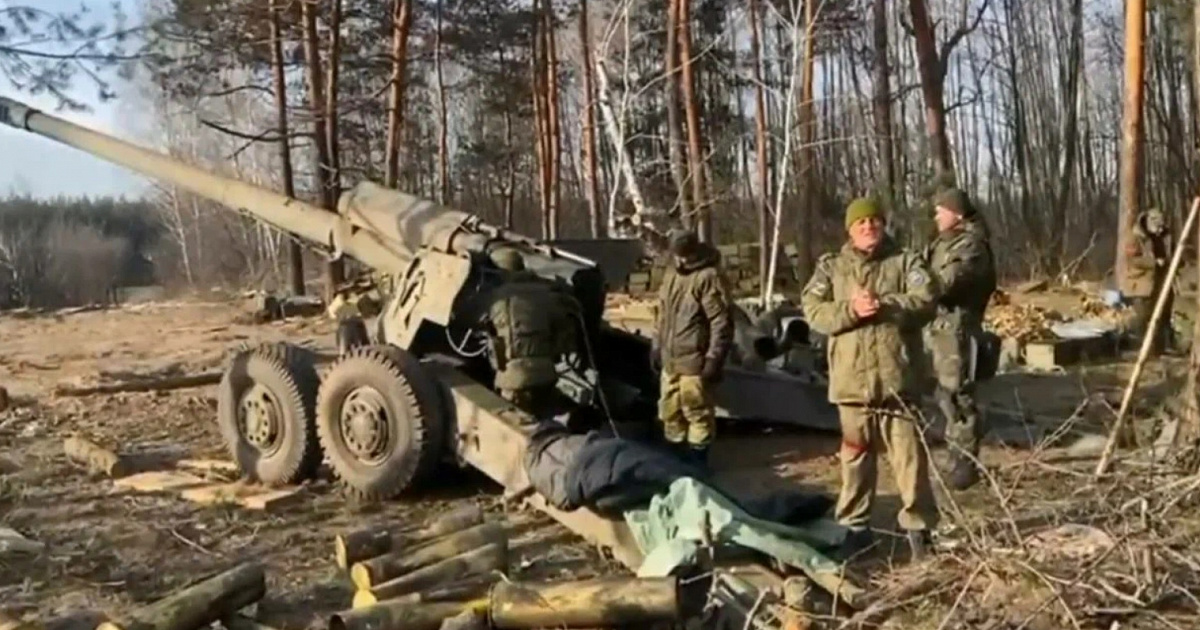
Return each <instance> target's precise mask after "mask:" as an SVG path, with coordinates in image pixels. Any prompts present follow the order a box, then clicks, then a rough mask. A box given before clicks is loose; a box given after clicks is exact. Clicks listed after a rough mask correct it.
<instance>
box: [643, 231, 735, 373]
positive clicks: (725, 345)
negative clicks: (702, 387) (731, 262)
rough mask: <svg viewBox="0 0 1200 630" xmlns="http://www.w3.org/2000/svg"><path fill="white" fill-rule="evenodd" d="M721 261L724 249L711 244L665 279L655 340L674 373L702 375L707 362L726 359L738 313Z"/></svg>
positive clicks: (663, 362) (660, 292) (666, 368)
mask: <svg viewBox="0 0 1200 630" xmlns="http://www.w3.org/2000/svg"><path fill="white" fill-rule="evenodd" d="M720 263H721V254H720V253H719V252H718V251H717V250H716V249H715V248H713V247H712V246H709V245H705V246H704V250H703V252H702V253H701V255H700V256H698V257H697V258H695V259H694V260H689V261H686V262H685V263H683V264H682V265H677V266H676V267H675V268H673V269H670V270H668V271H667V275H666V277H665V278H663V282H662V286H661V287H660V288H659V292H658V297H659V303H658V314H657V315H656V317H655V322H654V324H655V325H654V330H655V336H654V343H655V347H656V348H657V349H658V351H659V352H660V353H661V354H662V364H663V369H664V370H666V371H668V372H670V373H673V374H681V375H683V374H689V375H697V374H700V373H701V372H702V371H703V370H704V364H705V362H708V361H716V362H717V363H718V364H724V363H725V358H726V356H728V354H729V348H730V346H731V345H732V344H733V316H732V314H731V313H730V310H731V304H730V294H729V287H728V286H726V283H725V278H724V277H722V275H721V271H720Z"/></svg>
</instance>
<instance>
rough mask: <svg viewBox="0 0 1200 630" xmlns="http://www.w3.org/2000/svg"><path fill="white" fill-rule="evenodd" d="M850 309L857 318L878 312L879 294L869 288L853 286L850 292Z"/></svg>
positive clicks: (870, 315) (864, 317) (863, 317)
mask: <svg viewBox="0 0 1200 630" xmlns="http://www.w3.org/2000/svg"><path fill="white" fill-rule="evenodd" d="M850 309H851V310H853V311H854V314H855V316H857V317H858V318H859V319H866V318H868V317H872V316H874V315H875V314H876V313H878V312H879V296H877V295H875V292H874V291H872V290H870V289H864V288H862V287H855V288H854V292H853V293H851V294H850Z"/></svg>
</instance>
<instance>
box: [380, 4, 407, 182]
mask: <svg viewBox="0 0 1200 630" xmlns="http://www.w3.org/2000/svg"><path fill="white" fill-rule="evenodd" d="M411 30H412V0H395V1H394V2H393V3H392V77H391V82H392V84H391V87H390V90H389V97H388V131H387V147H386V149H385V151H384V155H385V157H384V173H383V185H384V186H387V187H388V188H398V187H399V186H400V144H401V141H402V138H403V136H404V96H405V93H406V91H407V89H408V72H407V70H408V34H409V32H410V31H411Z"/></svg>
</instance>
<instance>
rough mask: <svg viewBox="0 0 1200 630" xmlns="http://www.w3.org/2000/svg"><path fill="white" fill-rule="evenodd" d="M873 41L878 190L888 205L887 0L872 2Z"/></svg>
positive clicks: (892, 201) (891, 168)
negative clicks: (880, 175) (881, 177)
mask: <svg viewBox="0 0 1200 630" xmlns="http://www.w3.org/2000/svg"><path fill="white" fill-rule="evenodd" d="M872 8H873V12H874V15H873V18H872V19H873V21H874V25H873V26H874V29H873V34H874V43H875V81H874V82H875V85H874V87H875V94H874V99H873V105H874V110H875V111H874V115H875V137H876V140H877V142H878V143H879V167H880V169H881V170H882V171H883V182H882V183H881V185H880V189H881V191H880V192H881V193H882V196H883V199H884V201H885V203H886V204H887V206H888V208H889V209H895V207H896V197H895V196H896V160H895V156H896V149H895V146H894V141H893V140H892V85H891V67H890V65H889V64H888V14H887V0H875V2H874V5H873V7H872Z"/></svg>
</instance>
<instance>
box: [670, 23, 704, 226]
mask: <svg viewBox="0 0 1200 630" xmlns="http://www.w3.org/2000/svg"><path fill="white" fill-rule="evenodd" d="M691 5H692V2H691V0H678V4H677V5H676V7H677V9H678V13H677V14H676V19H678V20H679V60H680V66H681V67H682V68H683V90H682V92H683V107H684V113H685V115H686V116H687V132H688V133H687V136H688V138H687V140H688V170H689V171H690V174H691V177H692V205H693V208H694V210H693V211H694V213H695V217H696V219H695V221H696V223H695V225H696V233H697V234H698V235H699V236H700V240H701V241H704V242H706V243H711V242H712V237H713V234H712V216H711V213H710V212H709V208H708V205H707V203H706V202H705V199H704V196H705V195H704V192H705V185H704V172H705V170H704V155H703V149H702V147H703V146H704V141H703V139H701V137H700V102H699V101H698V100H696V74H695V63H694V62H693V60H692V12H691Z"/></svg>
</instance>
